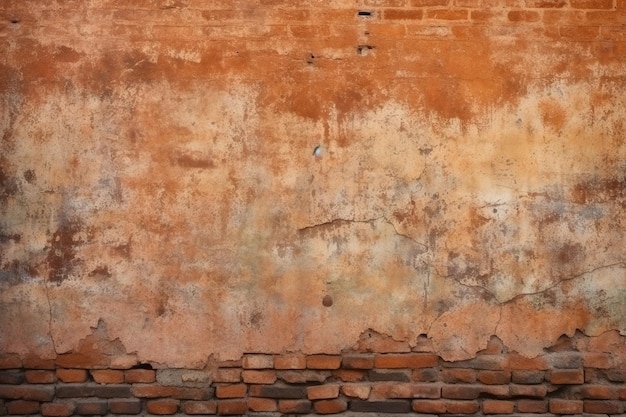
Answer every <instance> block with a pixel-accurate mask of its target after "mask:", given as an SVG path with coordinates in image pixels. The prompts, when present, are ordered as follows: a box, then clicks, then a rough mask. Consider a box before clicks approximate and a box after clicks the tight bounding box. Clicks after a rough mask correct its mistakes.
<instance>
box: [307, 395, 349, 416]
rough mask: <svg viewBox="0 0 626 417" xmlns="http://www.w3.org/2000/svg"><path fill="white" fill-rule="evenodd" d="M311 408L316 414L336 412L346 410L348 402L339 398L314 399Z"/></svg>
mask: <svg viewBox="0 0 626 417" xmlns="http://www.w3.org/2000/svg"><path fill="white" fill-rule="evenodd" d="M313 408H314V409H315V412H316V413H317V414H337V413H343V412H344V411H346V410H347V409H348V403H347V402H346V401H345V400H341V399H334V400H321V401H315V403H314V404H313Z"/></svg>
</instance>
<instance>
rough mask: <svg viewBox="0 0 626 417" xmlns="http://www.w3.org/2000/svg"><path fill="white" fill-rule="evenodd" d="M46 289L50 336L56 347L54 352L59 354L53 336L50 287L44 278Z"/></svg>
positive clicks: (53, 346)
mask: <svg viewBox="0 0 626 417" xmlns="http://www.w3.org/2000/svg"><path fill="white" fill-rule="evenodd" d="M43 285H44V289H45V291H46V300H47V301H48V337H50V342H51V343H52V349H54V353H56V354H57V355H58V354H59V352H58V350H57V345H56V342H55V340H54V336H52V302H51V301H50V290H49V288H48V282H47V281H46V280H45V279H44V281H43Z"/></svg>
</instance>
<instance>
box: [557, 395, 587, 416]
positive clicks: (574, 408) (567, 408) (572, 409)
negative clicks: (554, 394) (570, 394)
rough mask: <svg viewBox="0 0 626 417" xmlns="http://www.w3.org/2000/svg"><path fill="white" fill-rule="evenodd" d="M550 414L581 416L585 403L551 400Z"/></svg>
mask: <svg viewBox="0 0 626 417" xmlns="http://www.w3.org/2000/svg"><path fill="white" fill-rule="evenodd" d="M550 412H551V413H554V414H580V413H582V412H583V402H582V401H579V400H561V399H555V398H554V399H551V400H550Z"/></svg>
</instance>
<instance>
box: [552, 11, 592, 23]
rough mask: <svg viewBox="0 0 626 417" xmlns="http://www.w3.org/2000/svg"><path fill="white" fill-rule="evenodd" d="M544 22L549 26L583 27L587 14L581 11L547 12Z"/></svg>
mask: <svg viewBox="0 0 626 417" xmlns="http://www.w3.org/2000/svg"><path fill="white" fill-rule="evenodd" d="M543 22H544V23H546V24H549V25H582V24H584V22H585V12H583V11H580V10H574V11H571V10H545V11H544V12H543Z"/></svg>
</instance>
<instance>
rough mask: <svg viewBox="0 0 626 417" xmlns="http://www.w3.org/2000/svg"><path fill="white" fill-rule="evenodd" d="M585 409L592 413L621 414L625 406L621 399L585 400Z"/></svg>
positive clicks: (586, 411)
mask: <svg viewBox="0 0 626 417" xmlns="http://www.w3.org/2000/svg"><path fill="white" fill-rule="evenodd" d="M583 411H584V412H585V413H590V414H621V413H623V412H624V407H623V406H622V402H621V401H599V400H585V401H584V403H583Z"/></svg>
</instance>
